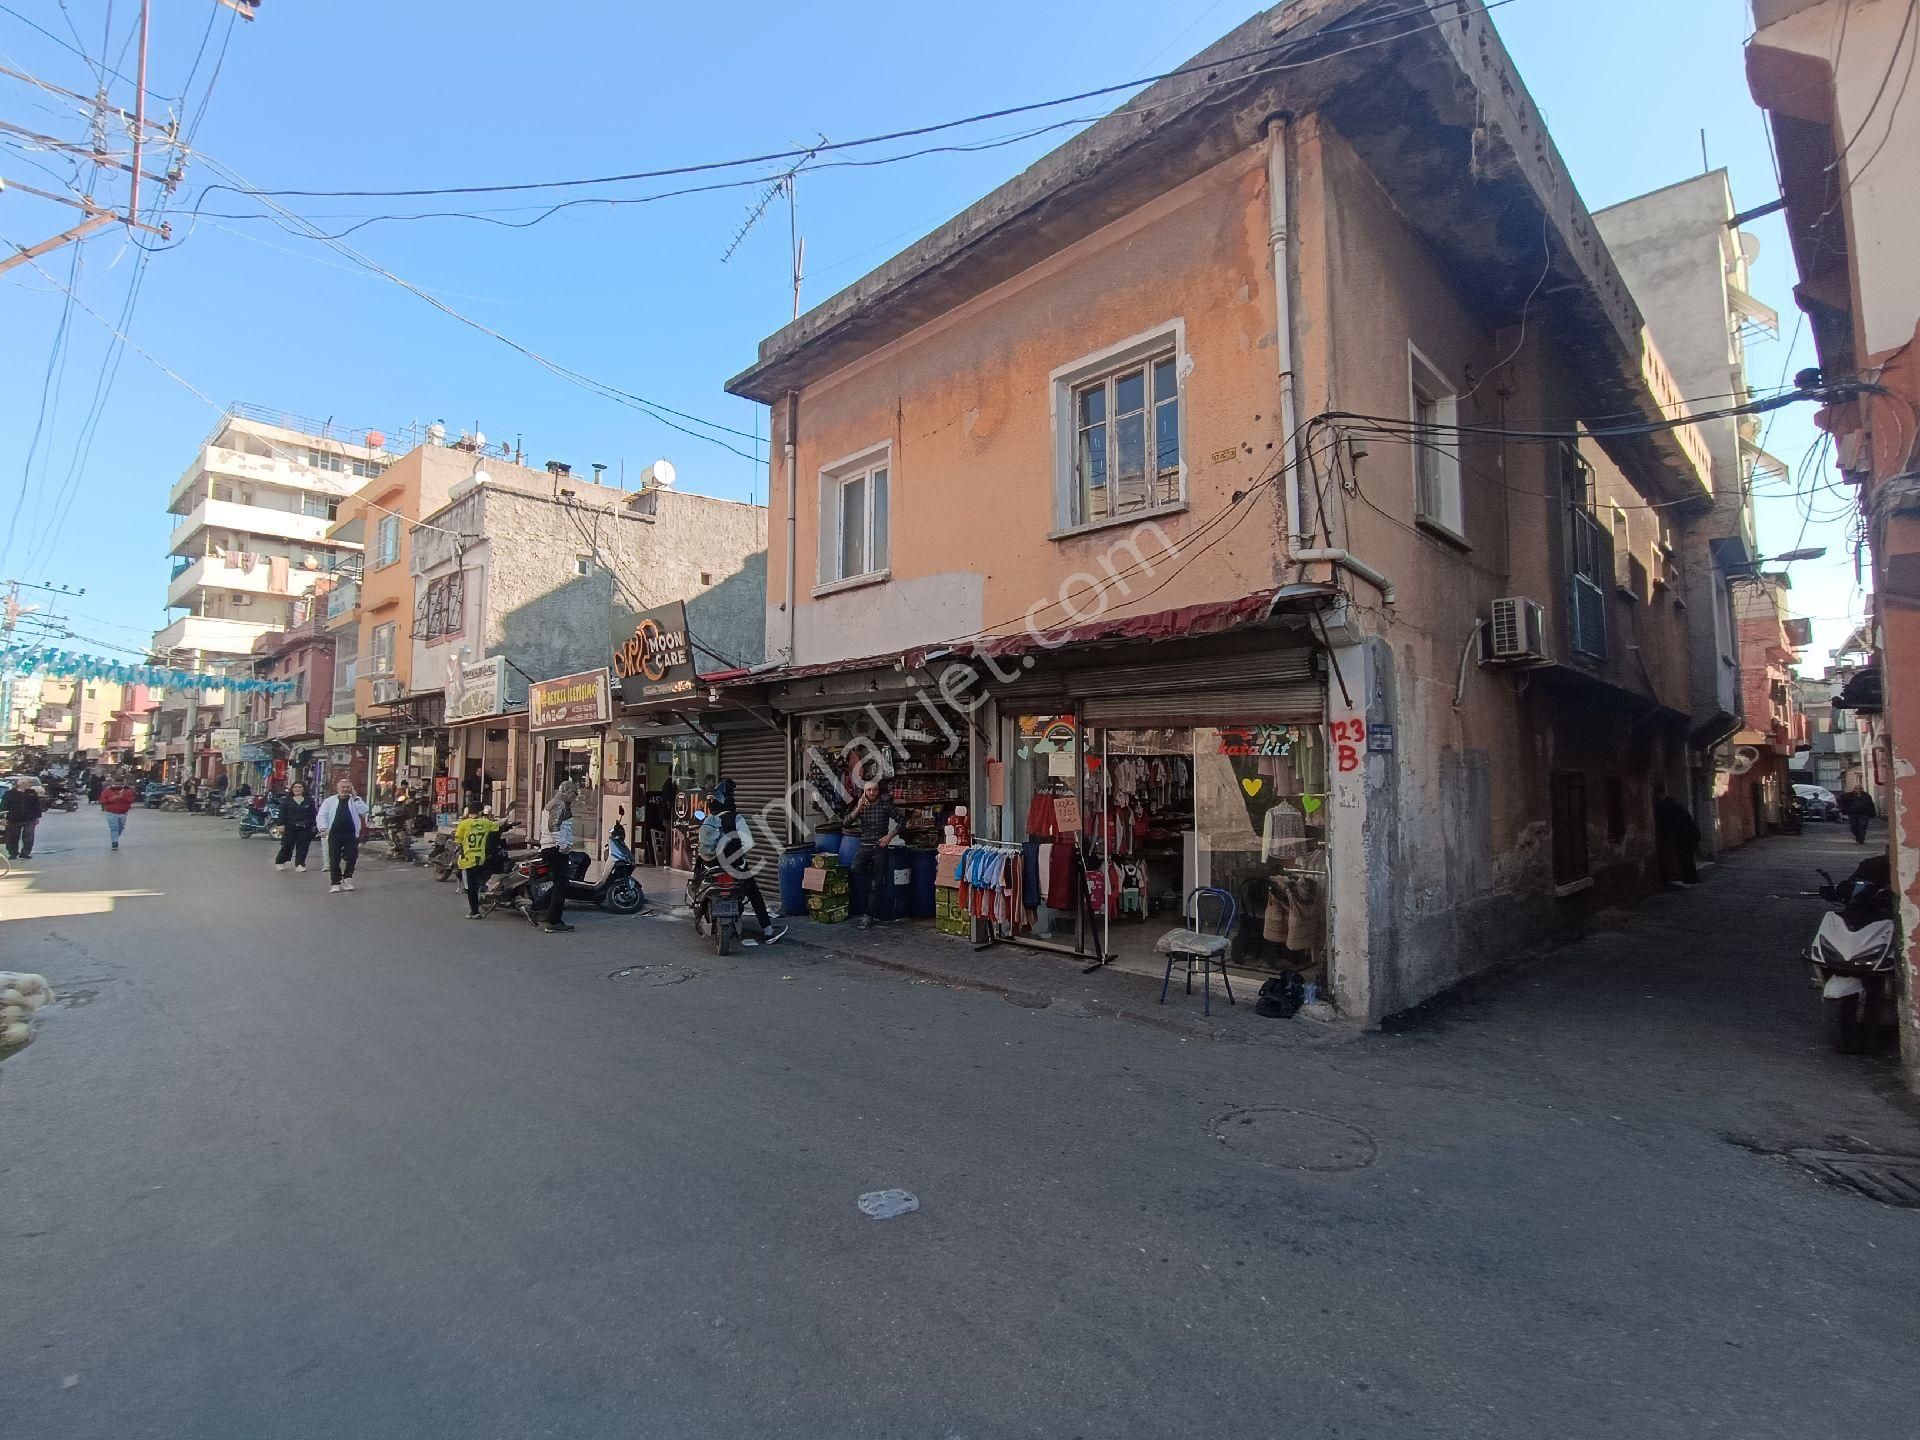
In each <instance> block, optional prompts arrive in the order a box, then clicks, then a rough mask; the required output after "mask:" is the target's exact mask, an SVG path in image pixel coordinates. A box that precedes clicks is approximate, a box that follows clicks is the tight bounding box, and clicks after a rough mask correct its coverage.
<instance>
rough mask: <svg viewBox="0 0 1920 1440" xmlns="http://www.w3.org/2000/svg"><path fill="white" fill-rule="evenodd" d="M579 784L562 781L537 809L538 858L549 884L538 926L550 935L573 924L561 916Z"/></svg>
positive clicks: (565, 903) (565, 893) (564, 912)
mask: <svg viewBox="0 0 1920 1440" xmlns="http://www.w3.org/2000/svg"><path fill="white" fill-rule="evenodd" d="M579 796H580V787H579V786H578V785H576V784H575V783H574V782H573V780H572V779H566V780H562V781H561V782H560V788H559V789H557V790H555V791H554V792H553V799H551V800H549V801H548V802H547V808H546V809H545V810H542V811H541V812H540V858H541V859H542V860H544V861H546V862H547V874H548V876H549V877H550V878H551V880H552V884H551V885H550V886H549V888H548V890H547V915H546V920H545V922H544V923H543V924H542V925H541V926H540V928H541V929H542V930H545V931H546V932H547V933H548V934H549V935H558V934H559V933H560V932H561V931H562V930H571V929H573V926H571V925H569V924H567V922H566V920H565V919H564V918H562V917H563V916H564V915H565V914H566V909H567V874H568V866H567V856H569V855H570V854H572V853H573V802H574V801H575V800H576V799H578V798H579Z"/></svg>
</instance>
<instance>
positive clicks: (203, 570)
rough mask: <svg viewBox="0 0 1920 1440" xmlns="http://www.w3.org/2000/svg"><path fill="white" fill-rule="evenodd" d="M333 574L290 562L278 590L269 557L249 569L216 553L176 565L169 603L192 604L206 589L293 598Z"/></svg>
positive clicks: (261, 558)
mask: <svg viewBox="0 0 1920 1440" xmlns="http://www.w3.org/2000/svg"><path fill="white" fill-rule="evenodd" d="M331 573H333V572H331V571H327V570H308V569H305V568H302V567H300V566H295V565H289V566H288V567H287V570H286V575H285V577H284V579H283V581H282V583H281V585H280V587H279V588H277V589H276V588H275V587H274V584H273V564H272V561H271V559H270V558H269V557H268V556H265V555H262V556H260V557H258V559H256V561H255V562H254V566H253V568H252V569H251V570H247V569H243V568H241V567H238V566H234V565H229V564H227V563H226V562H225V561H223V560H219V559H216V558H215V557H213V556H209V555H201V556H197V557H195V558H193V559H190V560H188V561H187V562H186V563H185V564H184V565H179V564H176V565H175V567H174V571H173V581H172V583H171V584H169V585H168V586H167V604H169V605H189V604H191V603H192V600H193V596H194V595H195V594H196V593H197V592H199V591H200V590H202V589H208V590H229V591H235V592H238V593H242V594H246V595H271V596H273V597H274V598H276V599H281V600H292V599H297V598H298V597H299V596H302V595H305V594H306V593H307V592H308V591H310V590H312V589H313V587H314V585H315V584H317V583H318V582H319V581H320V580H322V579H324V578H326V576H327V575H329V574H331Z"/></svg>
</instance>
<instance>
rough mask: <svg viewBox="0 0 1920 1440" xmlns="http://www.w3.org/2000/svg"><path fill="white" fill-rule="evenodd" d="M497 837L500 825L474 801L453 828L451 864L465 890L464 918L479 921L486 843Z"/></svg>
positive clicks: (485, 869) (482, 806)
mask: <svg viewBox="0 0 1920 1440" xmlns="http://www.w3.org/2000/svg"><path fill="white" fill-rule="evenodd" d="M499 833H500V822H499V821H498V820H495V819H494V818H493V817H492V816H491V815H489V814H487V812H486V807H485V806H484V805H482V804H481V803H480V802H479V801H478V800H475V801H474V802H472V803H471V804H469V805H468V806H467V813H466V815H465V816H464V817H463V818H462V819H461V821H460V823H459V824H458V825H455V826H454V827H453V851H454V857H455V859H454V863H455V864H456V865H458V866H459V867H460V879H461V880H462V881H463V882H464V883H465V885H466V888H467V918H468V919H469V920H478V919H479V918H480V887H481V886H483V885H485V884H486V883H487V841H488V840H489V839H490V838H492V837H493V836H494V835H497V834H499Z"/></svg>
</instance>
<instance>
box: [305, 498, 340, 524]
mask: <svg viewBox="0 0 1920 1440" xmlns="http://www.w3.org/2000/svg"><path fill="white" fill-rule="evenodd" d="M300 513H301V514H303V515H305V516H307V517H308V518H309V519H312V520H332V519H335V518H337V517H338V516H339V514H340V502H339V501H338V500H336V499H334V498H333V497H332V496H331V495H302V496H301V497H300Z"/></svg>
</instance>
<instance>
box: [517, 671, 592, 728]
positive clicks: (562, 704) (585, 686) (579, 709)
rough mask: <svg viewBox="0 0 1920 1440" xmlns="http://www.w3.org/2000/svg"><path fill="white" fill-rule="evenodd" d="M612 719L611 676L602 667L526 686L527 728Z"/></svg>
mask: <svg viewBox="0 0 1920 1440" xmlns="http://www.w3.org/2000/svg"><path fill="white" fill-rule="evenodd" d="M612 719H613V679H612V677H611V676H610V675H609V674H608V673H607V672H606V671H605V670H584V671H582V672H581V673H580V674H578V675H561V676H559V677H558V678H556V679H553V680H539V681H536V682H534V683H533V684H532V685H529V686H528V687H527V727H528V728H529V729H531V730H559V729H563V728H569V727H573V726H579V725H605V724H608V723H610V722H611V721H612Z"/></svg>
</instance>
